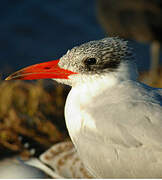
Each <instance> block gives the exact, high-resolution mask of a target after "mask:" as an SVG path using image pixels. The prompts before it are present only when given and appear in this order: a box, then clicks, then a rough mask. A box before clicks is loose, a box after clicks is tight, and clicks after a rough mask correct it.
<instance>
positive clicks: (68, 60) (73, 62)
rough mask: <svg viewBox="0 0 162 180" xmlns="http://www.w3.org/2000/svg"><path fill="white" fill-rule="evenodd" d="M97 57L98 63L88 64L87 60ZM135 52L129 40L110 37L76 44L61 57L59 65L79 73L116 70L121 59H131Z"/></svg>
mask: <svg viewBox="0 0 162 180" xmlns="http://www.w3.org/2000/svg"><path fill="white" fill-rule="evenodd" d="M89 58H95V59H96V63H95V64H91V65H88V64H86V63H85V61H86V60H87V59H89ZM132 58H133V53H132V51H131V48H130V47H128V45H127V41H125V40H122V39H120V38H118V37H111V38H110V37H109V38H104V39H101V40H97V41H90V42H88V43H85V44H82V45H80V46H76V47H74V48H73V49H71V50H68V52H67V53H66V54H65V55H64V56H63V57H62V58H61V59H60V62H59V66H60V67H62V68H64V69H68V70H71V71H74V72H78V73H96V72H101V71H102V72H103V71H106V72H109V71H115V70H116V69H117V68H118V66H119V65H120V63H121V61H127V60H131V59H132Z"/></svg>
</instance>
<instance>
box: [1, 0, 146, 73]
mask: <svg viewBox="0 0 162 180" xmlns="http://www.w3.org/2000/svg"><path fill="white" fill-rule="evenodd" d="M104 36H105V34H104V32H103V30H102V28H101V26H100V25H99V24H98V22H97V18H96V9H95V0H66V1H65V0H46V1H45V0H5V1H1V8H0V70H1V72H2V73H3V74H5V72H6V71H8V70H7V68H9V67H10V68H13V70H16V69H19V68H21V67H24V66H26V65H30V64H34V63H38V62H42V61H44V60H53V59H58V58H59V57H60V56H62V55H63V54H65V52H66V51H67V49H70V48H72V47H73V46H75V45H78V44H81V43H83V42H86V41H89V40H95V39H101V38H103V37H104ZM133 44H134V46H135V50H136V52H137V56H138V67H139V68H140V70H144V69H148V66H149V52H148V45H141V44H136V43H133Z"/></svg>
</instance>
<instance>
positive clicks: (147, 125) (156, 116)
mask: <svg viewBox="0 0 162 180" xmlns="http://www.w3.org/2000/svg"><path fill="white" fill-rule="evenodd" d="M150 92H151V93H150V95H148V96H154V97H153V99H154V101H152V99H151V98H150V97H148V98H147V97H146V99H143V100H141V101H139V100H137V101H136V100H128V101H126V102H123V101H122V102H119V103H109V100H106V97H107V96H104V97H103V99H102V98H100V99H99V101H100V102H97V101H96V102H95V104H97V105H96V106H95V104H92V105H90V107H89V110H88V111H89V112H88V114H90V115H91V116H92V119H94V120H95V125H96V129H95V131H94V134H93V137H95V136H96V138H97V137H101V139H102V140H103V141H104V142H107V143H110V144H111V143H112V144H114V143H115V144H119V145H122V146H127V147H137V146H141V145H146V146H147V145H148V146H152V145H153V146H154V145H156V146H159V148H162V106H161V103H162V90H161V89H151V91H150ZM147 93H148V94H149V92H147ZM149 98H150V99H149ZM102 101H103V102H102ZM160 101H161V102H160ZM105 102H107V104H106V103H105ZM99 106H100V107H99ZM98 109H100V110H98ZM92 133H93V132H92Z"/></svg>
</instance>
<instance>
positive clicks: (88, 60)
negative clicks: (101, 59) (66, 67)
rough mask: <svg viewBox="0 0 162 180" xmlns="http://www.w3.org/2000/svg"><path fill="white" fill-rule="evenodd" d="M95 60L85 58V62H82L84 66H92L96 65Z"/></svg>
mask: <svg viewBox="0 0 162 180" xmlns="http://www.w3.org/2000/svg"><path fill="white" fill-rule="evenodd" d="M96 62H97V61H96V59H95V58H87V59H86V60H85V61H84V64H85V65H94V64H96Z"/></svg>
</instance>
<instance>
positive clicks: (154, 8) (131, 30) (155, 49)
mask: <svg viewBox="0 0 162 180" xmlns="http://www.w3.org/2000/svg"><path fill="white" fill-rule="evenodd" d="M96 7H97V17H98V20H99V22H100V24H101V25H102V27H103V28H104V29H105V31H106V33H108V35H110V36H119V37H122V38H126V39H133V40H136V41H138V42H143V43H148V42H149V43H151V48H150V59H151V61H150V72H149V76H148V77H147V78H146V79H144V82H146V83H147V84H150V85H156V79H157V77H158V66H159V56H160V45H161V43H162V36H161V32H162V21H161V19H162V1H161V0H149V1H147V0H134V1H129V0H97V6H96Z"/></svg>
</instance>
